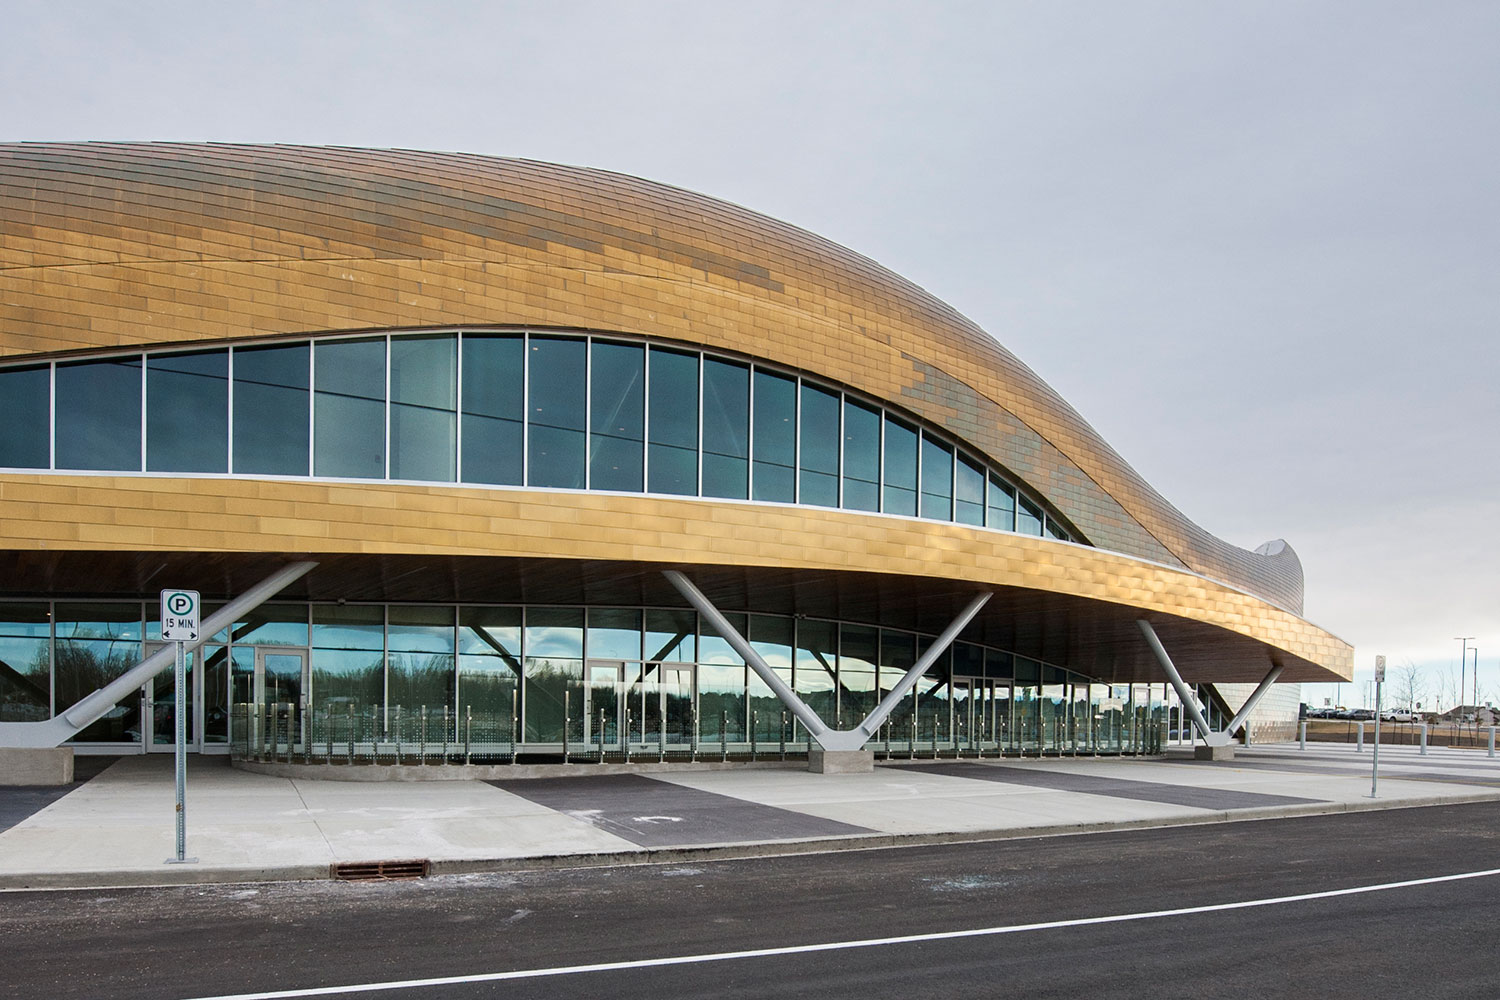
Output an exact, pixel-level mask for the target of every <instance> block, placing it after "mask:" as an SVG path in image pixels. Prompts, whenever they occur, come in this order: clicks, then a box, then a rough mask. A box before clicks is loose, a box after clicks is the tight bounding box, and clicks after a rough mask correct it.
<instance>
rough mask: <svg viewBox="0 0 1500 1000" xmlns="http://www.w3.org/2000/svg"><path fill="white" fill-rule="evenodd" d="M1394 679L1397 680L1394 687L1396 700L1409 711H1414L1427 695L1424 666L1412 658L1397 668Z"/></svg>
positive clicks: (1393, 691)
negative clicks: (1418, 664) (1414, 661)
mask: <svg viewBox="0 0 1500 1000" xmlns="http://www.w3.org/2000/svg"><path fill="white" fill-rule="evenodd" d="M1393 679H1394V680H1395V682H1396V684H1395V687H1394V688H1393V689H1392V693H1393V694H1394V695H1395V699H1394V701H1395V703H1396V704H1397V705H1399V706H1401V707H1402V708H1404V709H1406V710H1407V711H1408V712H1410V711H1414V710H1415V709H1416V707H1417V703H1418V702H1420V701H1422V700H1423V699H1425V698H1426V697H1427V678H1426V677H1425V676H1423V673H1422V668H1421V667H1419V666H1417V665H1416V664H1415V663H1413V662H1412V661H1411V659H1410V658H1408V659H1407V660H1406V661H1405V662H1403V663H1402V664H1401V665H1400V666H1399V667H1397V668H1396V672H1395V675H1394V677H1393Z"/></svg>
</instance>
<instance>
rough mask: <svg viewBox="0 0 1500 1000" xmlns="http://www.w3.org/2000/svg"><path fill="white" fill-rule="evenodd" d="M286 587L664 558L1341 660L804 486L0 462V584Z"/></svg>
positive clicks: (334, 594) (584, 593)
mask: <svg viewBox="0 0 1500 1000" xmlns="http://www.w3.org/2000/svg"><path fill="white" fill-rule="evenodd" d="M303 556H310V557H311V558H314V559H317V560H319V562H320V564H321V565H320V566H319V568H318V569H317V570H315V571H314V573H313V574H312V575H311V576H309V577H308V579H307V582H306V583H305V584H299V585H297V588H294V592H295V593H298V594H300V595H302V596H307V597H312V598H320V599H329V600H332V599H337V598H340V597H342V598H345V599H348V600H361V599H364V600H382V601H384V600H394V601H439V602H449V601H472V602H482V603H491V602H500V603H504V602H510V601H524V602H534V603H557V604H570V603H590V604H600V603H602V604H611V603H614V604H626V605H630V604H661V605H679V604H680V603H681V601H680V599H679V598H677V597H675V596H674V592H672V591H671V590H670V589H669V588H668V587H667V586H666V584H665V583H664V582H663V581H662V580H661V578H660V574H659V570H660V569H662V568H665V567H679V568H683V569H685V570H686V571H688V572H690V573H691V574H693V575H694V576H695V578H697V579H699V580H700V581H702V583H703V585H704V587H705V589H706V591H707V592H708V593H709V595H710V597H711V598H713V599H714V600H716V601H720V602H723V603H724V604H725V606H726V607H730V608H754V609H756V610H760V611H766V612H782V613H794V612H795V613H802V614H815V615H828V616H830V617H838V618H846V619H852V620H857V621H867V622H871V623H875V624H883V625H887V626H891V627H904V628H914V629H919V630H924V631H932V632H936V631H940V630H941V628H942V626H943V625H944V624H946V621H947V620H948V619H949V618H951V617H952V615H953V614H955V613H956V612H957V610H958V608H959V607H961V606H962V605H963V603H964V602H965V601H966V600H968V598H969V597H970V596H972V595H973V594H974V593H975V592H976V591H979V590H991V591H993V592H994V593H995V595H996V596H995V598H994V599H992V601H991V607H989V608H987V609H986V611H985V613H984V616H983V618H982V619H981V620H980V622H979V623H978V624H977V625H976V626H975V627H976V629H978V630H979V635H978V636H976V638H982V639H983V641H987V642H991V643H993V644H994V645H997V646H1000V647H1002V648H1006V649H1012V650H1014V651H1016V652H1019V653H1022V654H1024V655H1029V656H1035V657H1038V658H1041V659H1045V660H1048V661H1049V662H1053V663H1059V664H1063V665H1068V666H1072V667H1074V668H1076V669H1080V670H1083V671H1085V672H1088V673H1091V674H1093V675H1094V676H1098V677H1104V678H1110V679H1118V680H1126V679H1144V678H1148V677H1149V678H1156V677H1157V675H1156V673H1155V668H1154V664H1153V662H1152V661H1151V660H1150V656H1149V652H1148V651H1147V649H1146V647H1145V645H1144V643H1143V642H1142V640H1141V639H1140V636H1139V634H1138V633H1136V632H1135V631H1133V630H1134V622H1135V620H1136V619H1137V618H1142V617H1144V618H1148V619H1150V620H1151V621H1153V622H1156V623H1158V625H1159V631H1161V633H1162V636H1163V641H1164V642H1167V643H1168V648H1169V649H1174V652H1175V653H1176V654H1177V655H1178V656H1182V657H1184V659H1183V662H1182V664H1181V666H1182V668H1183V670H1184V672H1185V673H1186V674H1187V675H1188V676H1193V677H1202V678H1203V679H1213V680H1220V681H1241V680H1259V679H1260V677H1261V676H1263V675H1264V674H1265V673H1266V672H1267V671H1268V670H1269V669H1270V666H1271V664H1273V663H1281V664H1283V665H1284V666H1286V668H1287V673H1286V676H1285V679H1286V680H1288V681H1292V680H1336V679H1340V678H1344V679H1347V678H1348V677H1349V676H1350V675H1351V672H1352V663H1353V660H1352V651H1351V650H1350V647H1349V646H1348V645H1347V644H1345V643H1343V642H1342V641H1340V640H1339V639H1337V638H1336V637H1334V636H1332V635H1329V634H1328V633H1327V632H1324V631H1323V630H1322V629H1319V628H1317V627H1316V626H1314V625H1312V624H1310V623H1308V622H1306V621H1303V620H1302V619H1301V618H1299V617H1297V616H1296V615H1293V614H1291V613H1290V612H1287V611H1284V610H1282V609H1280V608H1277V607H1274V606H1273V605H1270V604H1268V603H1267V602H1265V601H1263V600H1261V599H1260V598H1258V597H1255V596H1254V595H1251V594H1248V593H1246V592H1243V591H1239V590H1235V589H1234V588H1231V587H1228V586H1227V585H1225V584H1222V583H1217V582H1215V581H1213V580H1210V579H1207V578H1205V577H1202V576H1199V575H1196V574H1193V573H1190V572H1188V571H1185V570H1182V569H1179V568H1175V567H1171V566H1165V565H1161V564H1156V563H1150V562H1146V561H1143V560H1140V559H1136V558H1132V557H1129V556H1124V555H1120V554H1118V553H1111V552H1106V551H1103V550H1100V549H1096V548H1091V547H1088V546H1083V545H1077V544H1073V543H1068V542H1060V541H1056V540H1053V539H1044V538H1033V537H1030V536H1026V535H1015V534H1009V533H1004V532H995V531H985V530H983V529H976V528H968V527H964V526H962V525H956V524H945V523H939V522H932V521H919V520H915V519H910V518H899V517H887V516H881V515H870V514H858V513H851V512H846V511H836V510H827V509H821V508H806V507H795V506H790V505H767V504H752V503H735V502H722V501H708V500H688V499H682V500H678V499H666V498H660V497H644V496H642V497H635V496H619V495H604V494H591V493H583V492H545V491H536V490H519V489H507V490H489V489H477V488H469V487H443V486H413V485H397V484H358V483H307V482H287V481H258V480H247V479H230V478H196V479H195V478H172V477H147V476H131V477H124V476H69V475H15V474H13V475H0V593H4V594H7V595H10V596H33V595H37V594H55V595H56V594H78V595H84V594H91V595H95V596H108V595H111V594H120V593H135V594H138V595H139V596H142V597H149V595H150V594H151V593H152V592H153V591H152V589H151V588H152V587H153V586H161V585H164V581H165V580H166V579H167V577H168V576H170V577H171V580H170V584H171V585H172V586H196V587H197V589H200V590H202V591H203V592H204V593H205V595H210V596H220V597H224V596H228V595H232V594H234V593H237V592H238V591H239V590H241V589H243V588H244V587H245V586H248V585H249V584H251V583H253V582H255V581H256V580H258V579H260V578H261V577H262V576H264V575H266V574H267V573H269V572H270V570H271V569H272V568H274V566H276V565H279V564H280V563H281V562H284V561H287V560H288V559H292V558H299V557H303Z"/></svg>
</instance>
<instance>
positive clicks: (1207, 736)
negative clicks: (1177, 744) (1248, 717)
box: [1136, 618, 1229, 747]
mask: <svg viewBox="0 0 1500 1000" xmlns="http://www.w3.org/2000/svg"><path fill="white" fill-rule="evenodd" d="M1136 624H1137V625H1138V626H1140V629H1141V634H1142V635H1144V636H1145V637H1146V643H1147V645H1149V646H1150V647H1151V652H1153V653H1155V654H1156V662H1158V663H1160V664H1161V669H1162V671H1163V672H1164V673H1166V675H1167V680H1169V681H1171V682H1172V688H1173V689H1174V690H1175V691H1176V692H1177V700H1178V701H1180V702H1182V707H1183V710H1184V711H1186V712H1187V713H1188V716H1189V717H1190V718H1191V719H1192V720H1193V728H1194V729H1196V730H1198V735H1199V736H1201V737H1203V742H1204V743H1207V744H1208V745H1209V746H1211V747H1222V746H1228V745H1229V734H1228V733H1216V732H1213V731H1212V730H1211V729H1209V728H1208V720H1207V719H1205V718H1204V717H1203V712H1202V711H1201V710H1200V709H1199V708H1198V702H1197V701H1196V700H1195V699H1194V698H1193V692H1192V691H1190V690H1188V686H1187V684H1186V683H1185V682H1184V681H1183V679H1182V675H1181V674H1179V673H1178V672H1177V667H1176V666H1175V665H1174V664H1173V663H1172V658H1171V657H1170V656H1168V655H1167V651H1166V649H1165V648H1164V647H1163V646H1162V644H1161V640H1160V639H1158V638H1157V637H1156V629H1154V628H1152V627H1151V623H1150V622H1148V621H1146V619H1144V618H1140V619H1137V620H1136Z"/></svg>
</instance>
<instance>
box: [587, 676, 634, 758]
mask: <svg viewBox="0 0 1500 1000" xmlns="http://www.w3.org/2000/svg"><path fill="white" fill-rule="evenodd" d="M624 709H625V664H623V663H621V662H619V661H618V660H590V661H588V676H587V679H586V681H585V683H584V685H583V739H584V743H585V744H586V745H587V746H589V747H594V748H598V747H603V748H604V749H605V750H618V749H619V748H620V746H621V743H622V741H623V740H624V739H626V738H627V737H628V735H629V734H628V731H627V729H626V726H627V725H628V723H627V722H626V720H625V719H624V718H623V715H624Z"/></svg>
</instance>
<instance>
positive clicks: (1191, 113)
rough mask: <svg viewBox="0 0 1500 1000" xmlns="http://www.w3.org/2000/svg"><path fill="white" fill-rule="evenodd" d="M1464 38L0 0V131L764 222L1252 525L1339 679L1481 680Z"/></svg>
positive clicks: (1493, 455)
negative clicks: (285, 149) (1384, 660)
mask: <svg viewBox="0 0 1500 1000" xmlns="http://www.w3.org/2000/svg"><path fill="white" fill-rule="evenodd" d="M1497 52H1500V4H1496V3H1494V2H1489V0H1485V2H1472V3H1462V2H1441V0H1413V2H1410V3H1404V4H1401V3H1383V2H1377V0H1350V2H1337V3H1335V2H1321V3H1320V2H1295V3H1293V2H1287V3H1276V2H1267V0H1259V2H1245V3H1228V2H1224V3H1203V2H1200V0H1191V2H1180V3H1155V2H1114V0H1110V2H1103V0H1101V2H1097V3H1065V2H1051V0H1049V2H1037V3H977V4H963V3H946V4H945V3H937V2H931V0H926V2H922V3H909V4H888V3H872V2H858V3H853V2H851V3H841V4H840V3H817V2H809V0H804V2H798V3H768V2H759V3H750V4H730V3H722V2H721V3H715V2H712V0H695V2H687V3H646V2H631V3H626V2H620V3H567V2H548V3H502V2H485V3H472V4H468V3H441V2H434V0H428V2H424V3H422V4H413V3H389V4H382V3H331V2H309V0H299V2H293V3H251V2H245V0H240V2H237V3H234V4H217V3H203V2H201V0H195V2H191V3H153V2H146V0H132V2H129V3H89V4H85V3H67V2H60V0H46V2H26V0H8V2H7V4H6V13H5V16H4V20H3V31H0V139H3V140H6V141H11V140H44V139H52V140H63V139H68V140H80V139H135V140H148V139H174V140H221V141H241V142H296V143H315V144H338V145H361V146H400V147H411V148H420V149H436V150H462V151H466V152H475V153H488V154H496V155H504V156H524V157H532V158H536V159H543V160H555V161H559V162H564V163H577V164H586V165H589V166H596V167H604V168H608V169H611V170H619V171H623V172H626V173H631V174H638V175H640V176H643V177H648V178H651V179H654V180H659V181H664V182H667V183H671V184H677V185H680V186H683V187H687V188H691V189H693V190H697V191H702V192H704V193H707V194H710V195H714V196H717V197H720V198H724V199H727V200H730V201H734V202H738V203H740V204H743V205H746V206H748V207H750V208H753V209H757V210H759V211H763V212H766V213H768V214H770V215H772V216H775V217H777V218H780V219H783V220H786V221H788V222H791V223H794V224H796V225H799V226H802V227H804V228H806V229H810V230H812V231H814V232H816V233H819V234H821V235H823V236H826V237H828V238H830V239H833V240H836V241H838V242H840V243H843V244H845V245H847V246H849V247H851V248H853V249H855V250H857V251H859V252H861V253H863V254H866V255H867V256H870V257H873V258H874V259H876V260H878V261H880V262H881V263H882V264H884V265H886V266H888V267H890V268H892V269H893V270H895V271H897V272H899V273H900V274H903V275H905V276H906V277H908V278H910V279H912V280H914V281H916V282H918V283H919V284H921V285H923V286H925V287H926V288H927V289H929V290H930V291H932V292H933V293H934V294H936V295H937V296H939V297H940V298H942V299H944V300H946V301H948V302H949V303H951V304H952V305H953V306H955V307H956V308H957V309H959V310H960V311H961V312H963V313H965V314H967V315H968V316H969V317H971V318H972V319H974V320H975V321H976V322H978V323H979V324H980V325H981V326H983V327H984V328H985V329H986V330H988V331H989V332H990V333H991V334H993V335H994V336H995V337H996V338H998V339H999V340H1000V341H1001V342H1002V343H1003V344H1005V345H1006V346H1007V347H1009V348H1010V349H1011V350H1012V351H1014V352H1015V353H1016V354H1017V355H1019V356H1020V357H1021V359H1022V360H1023V361H1025V362H1027V363H1028V364H1030V365H1031V366H1032V367H1033V368H1034V369H1036V371H1037V372H1038V373H1040V374H1041V375H1042V377H1043V378H1045V379H1046V380H1047V381H1049V382H1050V383H1052V385H1053V386H1055V387H1056V388H1057V389H1058V390H1059V391H1060V392H1061V393H1062V394H1063V395H1064V396H1065V397H1067V398H1068V399H1069V400H1070V401H1071V402H1072V403H1073V405H1074V406H1075V407H1077V409H1078V410H1079V411H1080V412H1081V413H1082V414H1083V415H1084V417H1085V418H1086V419H1088V420H1089V421H1090V422H1091V423H1093V425H1094V426H1095V427H1096V428H1098V429H1099V431H1100V432H1101V433H1102V434H1103V435H1104V437H1105V438H1106V439H1107V440H1108V441H1109V442H1110V443H1111V444H1113V445H1114V446H1115V447H1116V449H1118V450H1119V451H1120V453H1121V454H1123V455H1124V456H1125V458H1126V459H1127V460H1128V461H1130V462H1131V463H1132V464H1133V465H1134V466H1135V467H1136V468H1137V469H1138V470H1140V472H1141V473H1142V474H1143V475H1144V476H1145V477H1146V478H1147V479H1148V480H1149V481H1150V482H1152V483H1153V484H1154V485H1155V486H1156V487H1157V488H1158V489H1159V490H1161V492H1162V493H1163V494H1164V495H1165V496H1166V497H1167V498H1168V499H1169V500H1171V501H1172V502H1173V503H1175V504H1176V505H1177V506H1178V507H1179V508H1180V509H1182V510H1183V511H1184V512H1185V513H1186V514H1187V515H1188V516H1189V517H1191V518H1192V519H1193V520H1195V521H1196V522H1198V523H1199V524H1201V525H1203V526H1204V527H1205V528H1207V529H1208V530H1210V531H1212V532H1213V533H1215V534H1217V535H1219V536H1220V537H1222V538H1225V539H1227V540H1229V541H1231V542H1233V543H1235V544H1238V545H1242V546H1245V547H1249V548H1253V547H1254V546H1256V545H1258V544H1260V543H1261V542H1264V541H1266V540H1268V539H1272V538H1277V537H1284V538H1286V539H1287V540H1288V541H1289V542H1290V543H1291V544H1292V545H1293V547H1294V548H1296V550H1297V551H1298V553H1299V554H1300V555H1301V558H1302V562H1303V565H1304V567H1305V569H1306V573H1307V607H1306V611H1307V615H1308V617H1309V618H1311V619H1312V620H1313V621H1315V622H1317V623H1318V624H1320V625H1322V626H1323V627H1325V628H1327V629H1329V630H1330V631H1332V632H1334V633H1336V634H1338V635H1340V636H1341V637H1343V638H1345V639H1347V640H1348V641H1350V642H1352V643H1354V644H1355V646H1356V664H1357V668H1358V670H1359V672H1360V673H1359V677H1360V679H1361V681H1362V680H1363V678H1364V677H1367V676H1369V670H1370V666H1371V664H1372V662H1373V656H1374V654H1375V653H1382V652H1383V653H1385V654H1387V656H1388V657H1390V659H1391V661H1392V663H1396V662H1400V661H1403V660H1404V659H1406V658H1408V657H1409V658H1411V659H1412V660H1414V661H1417V662H1419V663H1423V664H1427V665H1429V671H1430V675H1431V676H1432V678H1433V679H1434V680H1436V679H1437V677H1438V676H1440V675H1441V674H1443V673H1445V672H1446V671H1447V670H1448V669H1449V668H1452V669H1453V670H1455V671H1456V668H1457V662H1458V651H1459V643H1458V642H1456V641H1452V640H1451V638H1450V637H1452V636H1459V635H1472V636H1475V637H1476V640H1475V641H1476V642H1477V643H1478V645H1479V647H1480V650H1481V652H1480V658H1481V659H1480V666H1481V694H1482V695H1484V694H1485V692H1486V689H1488V692H1489V694H1488V696H1489V697H1491V698H1494V699H1496V700H1500V586H1497V584H1496V579H1497V575H1496V567H1497V566H1500V528H1497V525H1500V499H1497V493H1500V461H1497V458H1500V447H1497V444H1496V440H1497V437H1496V434H1497V428H1500V402H1497V400H1500V392H1497V384H1500V365H1497V364H1496V362H1497V360H1500V344H1497V340H1500V336H1497V335H1500V329H1497V318H1500V183H1497V180H1500V169H1497V165H1500V121H1497V118H1500V115H1497V107H1500V56H1497ZM1362 687H1363V685H1362V683H1361V684H1360V685H1357V688H1356V690H1357V691H1358V690H1360V689H1362ZM1309 694H1310V695H1321V694H1322V692H1321V691H1309ZM1344 700H1345V701H1347V702H1349V703H1351V704H1353V703H1356V702H1357V700H1358V694H1354V695H1353V696H1351V694H1350V691H1349V689H1348V688H1347V687H1346V688H1345V696H1344Z"/></svg>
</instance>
